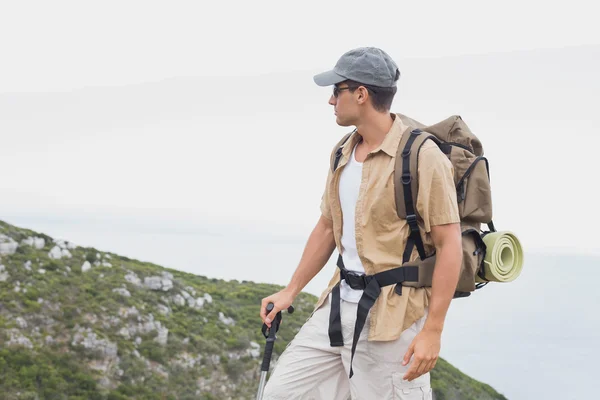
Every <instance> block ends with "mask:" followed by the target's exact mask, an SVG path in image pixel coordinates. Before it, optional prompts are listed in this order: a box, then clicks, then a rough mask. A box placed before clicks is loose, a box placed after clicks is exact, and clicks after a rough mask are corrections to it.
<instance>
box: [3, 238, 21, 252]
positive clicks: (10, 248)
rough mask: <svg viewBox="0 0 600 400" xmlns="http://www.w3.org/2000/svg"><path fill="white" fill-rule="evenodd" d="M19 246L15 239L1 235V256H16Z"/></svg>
mask: <svg viewBox="0 0 600 400" xmlns="http://www.w3.org/2000/svg"><path fill="white" fill-rule="evenodd" d="M17 248H19V244H18V243H17V242H15V241H14V240H13V238H11V237H9V236H6V235H2V234H0V254H8V255H10V254H15V252H16V251H17Z"/></svg>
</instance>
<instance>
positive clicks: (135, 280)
mask: <svg viewBox="0 0 600 400" xmlns="http://www.w3.org/2000/svg"><path fill="white" fill-rule="evenodd" d="M125 280H126V281H127V282H129V283H131V284H133V285H135V286H141V285H142V281H141V279H140V278H139V277H138V276H137V275H136V274H135V273H134V272H131V271H129V273H127V275H125Z"/></svg>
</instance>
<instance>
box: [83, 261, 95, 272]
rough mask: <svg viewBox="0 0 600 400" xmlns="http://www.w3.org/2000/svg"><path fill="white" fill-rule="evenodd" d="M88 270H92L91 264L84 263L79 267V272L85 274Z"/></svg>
mask: <svg viewBox="0 0 600 400" xmlns="http://www.w3.org/2000/svg"><path fill="white" fill-rule="evenodd" d="M90 269H92V264H90V262H89V261H86V262H84V263H83V265H82V266H81V272H87V271H89V270H90Z"/></svg>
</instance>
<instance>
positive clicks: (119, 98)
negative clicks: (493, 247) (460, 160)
mask: <svg viewBox="0 0 600 400" xmlns="http://www.w3.org/2000/svg"><path fill="white" fill-rule="evenodd" d="M498 4H501V6H499V5H495V4H491V3H488V2H481V1H480V2H475V1H454V2H447V1H445V2H437V3H435V4H433V3H431V2H411V3H410V4H400V2H397V1H394V2H391V1H390V2H377V1H371V2H369V3H368V7H366V8H365V3H364V2H360V3H359V2H352V1H345V2H324V1H320V2H302V3H298V4H296V3H294V4H291V3H284V2H274V1H263V2H259V3H256V2H255V3H251V2H235V3H234V2H221V3H215V4H210V6H208V5H201V4H200V2H188V3H184V2H176V1H169V2H162V3H157V2H150V1H144V2H125V1H119V2H111V1H105V2H102V3H97V4H92V3H90V2H81V1H77V2H52V3H46V2H39V3H33V2H27V1H20V2H18V3H16V2H15V3H11V4H7V3H6V2H4V3H1V5H0V61H1V62H0V144H1V148H2V157H0V170H1V171H3V177H2V178H1V180H0V182H1V184H0V208H1V209H2V212H1V213H0V218H2V216H3V215H5V216H6V215H11V214H15V213H31V214H35V213H38V214H40V215H46V216H47V215H51V214H55V215H59V214H61V215H62V214H64V213H80V214H81V213H85V214H87V215H90V214H93V213H94V212H95V210H96V212H97V213H99V214H100V215H101V213H104V212H112V213H114V214H122V215H127V214H132V213H133V214H136V215H138V214H139V215H143V216H146V217H156V216H159V215H160V216H161V217H162V218H166V219H165V220H169V218H170V217H175V216H176V217H177V218H174V219H173V221H175V220H177V221H181V220H188V222H189V220H190V215H194V217H196V218H197V219H198V221H204V220H206V219H207V218H210V219H211V220H219V221H226V220H227V221H249V222H256V221H263V222H264V224H265V225H264V226H265V227H262V228H260V229H269V228H268V227H269V226H272V224H280V225H286V226H287V229H289V230H290V232H292V231H302V232H305V231H306V229H307V227H309V226H311V225H312V224H313V223H314V221H316V218H317V217H318V204H319V199H320V196H321V193H322V190H323V184H324V178H325V176H324V174H325V173H326V169H327V167H328V156H329V151H330V150H331V146H332V145H333V144H334V143H335V142H336V141H337V139H338V137H339V135H341V134H342V133H343V132H345V130H344V129H341V128H339V127H337V126H335V122H334V119H333V115H332V112H331V108H330V106H328V105H327V104H326V102H327V98H328V93H329V91H328V89H323V88H318V87H316V86H315V85H313V83H312V75H313V74H314V73H315V72H320V71H321V70H322V69H325V68H330V67H332V66H333V64H334V63H335V61H336V60H337V58H338V57H339V55H341V53H343V52H344V51H346V50H348V49H350V48H352V47H356V46H362V45H375V46H380V47H382V48H384V49H385V50H386V51H388V52H389V53H390V54H391V55H392V56H393V57H394V58H395V59H396V60H397V61H398V63H399V64H400V69H401V71H402V74H403V75H402V78H401V83H400V93H399V95H398V97H397V99H396V101H395V103H394V104H395V107H394V111H399V112H403V113H406V114H408V115H410V116H413V117H415V118H417V119H421V120H422V121H423V122H425V123H434V122H437V121H439V120H440V119H442V118H445V117H447V116H449V115H452V114H460V115H462V116H463V118H464V119H465V120H466V121H467V123H468V124H469V126H471V128H472V129H473V130H474V131H475V132H476V134H478V135H479V137H480V138H481V139H482V140H483V143H484V149H485V150H486V153H487V154H488V156H489V157H490V166H491V168H492V190H493V195H494V206H495V210H496V218H495V219H496V223H497V226H498V228H499V229H511V230H514V231H515V232H516V233H517V234H518V235H519V236H520V238H522V240H523V241H524V244H525V245H526V248H527V249H542V250H543V249H551V250H557V249H561V248H564V249H566V250H570V251H571V250H577V251H585V252H594V253H598V252H600V249H599V247H600V246H598V244H597V243H596V240H595V237H596V226H599V225H600V216H599V215H598V214H597V212H596V210H597V198H598V197H597V195H596V188H595V186H593V183H592V182H594V181H595V179H594V178H595V177H594V175H595V174H594V173H595V172H597V171H598V168H597V165H596V163H595V159H596V158H597V149H598V148H599V144H600V142H599V139H598V136H597V135H596V134H595V132H593V129H592V127H594V126H596V125H597V121H596V118H597V107H598V106H597V105H598V104H599V102H600V95H599V94H600V78H598V76H597V71H598V70H600V28H598V25H597V23H596V21H595V17H594V16H595V15H596V14H595V13H594V12H592V10H591V6H590V4H591V2H588V1H570V2H568V3H562V2H561V3H558V2H547V1H546V2H537V1H529V2H525V1H518V2H517V1H504V2H502V3H498ZM344 10H348V11H344ZM586 44H587V45H589V46H581V47H572V46H580V45H586ZM535 49H549V50H535ZM516 50H526V51H516ZM498 52H500V53H498ZM459 54H475V55H463V56H457V55H459ZM449 56H452V57H449ZM82 88H83V89H82ZM566 138H570V139H573V141H572V142H570V143H572V144H570V145H569V146H571V147H568V148H565V142H564V141H565V140H566ZM291 150H293V151H291ZM286 162H287V164H286ZM100 210H101V211H100ZM568 213H571V214H570V215H569V214H568ZM256 226H257V227H260V225H259V224H257V225H256ZM32 228H34V227H32ZM574 232H578V233H577V234H573V233H574Z"/></svg>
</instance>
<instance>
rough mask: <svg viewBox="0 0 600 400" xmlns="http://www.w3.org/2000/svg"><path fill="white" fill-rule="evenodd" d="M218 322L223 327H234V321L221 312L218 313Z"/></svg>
mask: <svg viewBox="0 0 600 400" xmlns="http://www.w3.org/2000/svg"><path fill="white" fill-rule="evenodd" d="M219 320H220V321H221V322H222V323H224V324H225V325H235V321H234V319H233V318H229V317H226V316H225V315H223V313H222V312H219Z"/></svg>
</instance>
